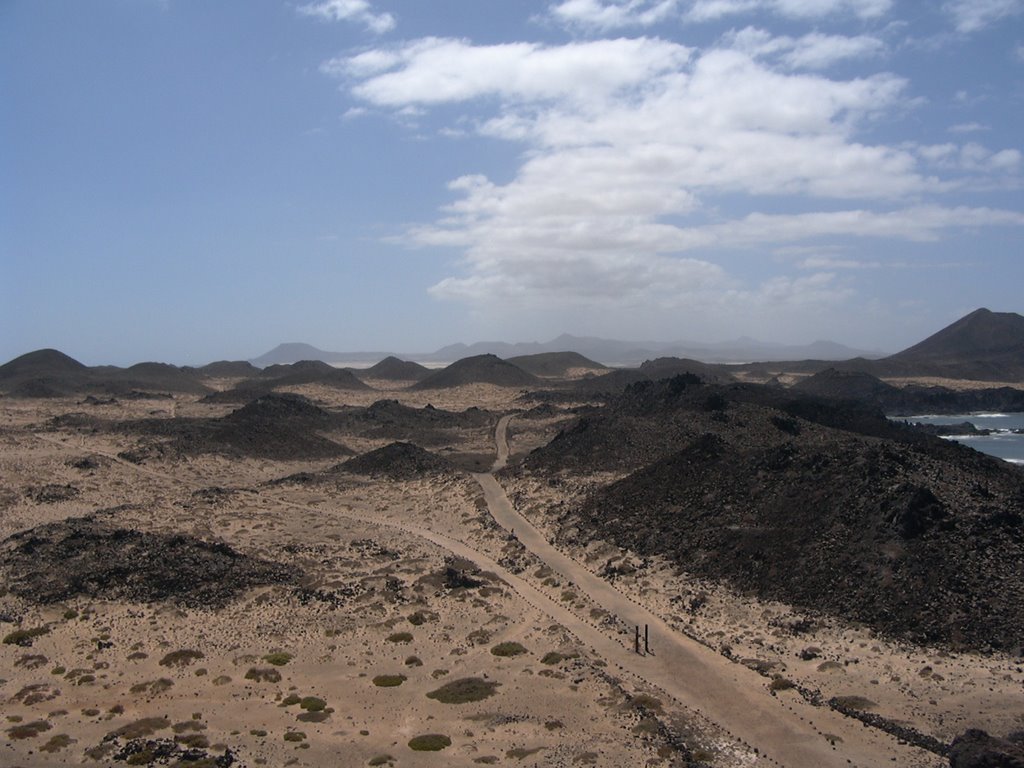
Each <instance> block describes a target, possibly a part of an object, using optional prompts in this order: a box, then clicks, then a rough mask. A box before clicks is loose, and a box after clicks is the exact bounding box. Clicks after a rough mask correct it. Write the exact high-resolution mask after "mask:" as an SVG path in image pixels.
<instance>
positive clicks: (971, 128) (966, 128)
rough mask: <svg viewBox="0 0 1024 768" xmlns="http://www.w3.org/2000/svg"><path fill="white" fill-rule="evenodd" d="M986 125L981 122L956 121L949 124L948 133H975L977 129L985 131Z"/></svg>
mask: <svg viewBox="0 0 1024 768" xmlns="http://www.w3.org/2000/svg"><path fill="white" fill-rule="evenodd" d="M987 130H988V126H986V125H982V124H981V123H974V122H972V123H958V124H957V125H951V126H949V132H950V133H976V132H977V131H987Z"/></svg>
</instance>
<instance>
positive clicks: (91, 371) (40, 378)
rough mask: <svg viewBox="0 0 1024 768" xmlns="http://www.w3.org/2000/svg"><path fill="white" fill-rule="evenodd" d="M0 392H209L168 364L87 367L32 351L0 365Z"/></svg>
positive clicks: (38, 394) (27, 394)
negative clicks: (0, 390) (128, 366)
mask: <svg viewBox="0 0 1024 768" xmlns="http://www.w3.org/2000/svg"><path fill="white" fill-rule="evenodd" d="M0 389H2V390H3V391H6V392H8V393H9V394H12V395H15V396H21V397H63V396H69V395H77V394H87V393H103V394H108V395H125V394H128V393H131V392H134V391H139V390H145V391H155V392H181V393H187V394H204V393H207V392H209V391H210V390H209V388H208V387H207V386H206V385H204V384H203V383H202V382H201V381H200V380H199V377H198V376H197V375H195V374H193V373H192V372H190V371H189V370H187V369H182V368H178V367H177V366H173V365H168V364H166V363H138V364H136V365H133V366H131V367H130V368H118V367H116V366H112V365H106V366H96V367H88V366H85V365H83V364H82V363H80V362H78V361H77V360H75V359H73V358H71V357H68V356H67V355H65V354H64V353H63V352H59V351H57V350H55V349H41V350H38V351H36V352H29V353H28V354H26V355H22V356H20V357H17V358H15V359H14V360H11V361H10V362H8V363H6V364H4V365H3V366H0Z"/></svg>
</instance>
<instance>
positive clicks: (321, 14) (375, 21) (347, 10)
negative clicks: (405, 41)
mask: <svg viewBox="0 0 1024 768" xmlns="http://www.w3.org/2000/svg"><path fill="white" fill-rule="evenodd" d="M299 13H302V14H304V15H306V16H314V17H316V18H319V19H323V20H324V21H355V22H358V23H360V24H364V25H365V26H366V28H367V29H369V30H370V31H371V32H376V33H377V34H382V33H384V32H388V31H390V30H392V29H394V28H395V17H394V16H392V15H391V14H390V13H377V12H375V11H374V10H373V6H372V5H371V4H370V3H369V2H368V0H320V2H315V3H309V4H308V5H301V6H299Z"/></svg>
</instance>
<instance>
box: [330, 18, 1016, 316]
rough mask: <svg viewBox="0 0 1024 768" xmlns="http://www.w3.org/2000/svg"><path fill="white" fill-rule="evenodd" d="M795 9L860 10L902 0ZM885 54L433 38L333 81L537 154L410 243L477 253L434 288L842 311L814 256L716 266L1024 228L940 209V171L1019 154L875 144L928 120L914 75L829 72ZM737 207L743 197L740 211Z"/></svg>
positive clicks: (753, 42) (993, 166) (838, 284)
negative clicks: (790, 265)
mask: <svg viewBox="0 0 1024 768" xmlns="http://www.w3.org/2000/svg"><path fill="white" fill-rule="evenodd" d="M565 5H566V4H565V3H563V4H562V6H565ZM607 5H608V4H607V3H596V2H592V3H589V4H583V3H581V4H577V5H576V6H575V7H576V8H577V10H578V9H581V8H583V9H585V8H591V9H596V8H598V6H601V7H605V6H607ZM616 5H618V6H621V7H622V8H626V6H629V8H632V9H633V10H634V11H636V12H639V11H640V10H642V9H644V8H646V9H647V10H651V9H653V8H654V7H655V6H656V4H655V3H650V2H648V3H643V2H638V3H634V4H632V5H630V4H628V3H618V4H616ZM775 5H776V6H778V7H779V8H782V7H783V6H784V7H785V8H787V9H788V10H789V12H790V13H796V12H797V8H798V7H799V9H802V10H801V11H800V12H802V13H810V11H811V9H812V7H816V8H818V9H819V12H820V13H825V12H826V10H831V11H833V12H838V11H839V10H845V11H847V12H853V13H858V14H862V15H863V14H868V13H869V12H870V13H880V12H883V11H884V10H886V9H887V8H888V4H887V3H873V4H872V3H852V2H846V3H840V2H827V1H826V0H822V2H818V3H812V2H809V1H808V2H805V3H802V4H801V3H797V2H796V0H792V2H789V3H783V2H782V0H778V2H776V3H775ZM559 7H561V6H559ZM626 9H627V10H628V8H626ZM882 50H883V46H882V44H881V42H880V41H877V40H875V39H874V38H870V37H850V38H844V37H839V36H826V35H820V34H811V35H805V36H803V37H795V38H794V37H774V36H772V35H770V34H768V33H766V32H763V31H760V30H757V29H752V28H747V29H744V30H742V31H740V32H736V33H733V34H732V35H729V36H727V37H726V38H725V39H723V40H722V41H720V43H719V44H718V45H717V46H713V47H711V48H708V49H705V50H702V51H695V50H693V49H691V48H689V47H686V46H683V45H680V44H677V43H674V42H671V41H666V40H662V39H658V38H646V37H641V38H635V39H613V40H593V41H583V42H572V43H567V44H564V45H541V44H537V43H506V44H498V45H473V44H472V43H470V42H469V41H466V40H458V39H450V38H426V39H421V40H414V41H411V42H406V43H402V44H400V45H395V46H388V47H380V48H376V49H372V50H368V51H364V52H361V53H358V54H356V55H352V56H347V57H339V58H337V59H333V60H331V61H329V62H326V63H325V64H324V66H323V70H324V71H325V72H327V73H329V74H331V75H333V76H336V77H338V78H341V79H342V80H343V81H344V82H345V83H346V87H347V88H348V90H349V92H350V93H351V94H352V95H353V96H354V97H355V98H356V99H358V100H359V101H360V102H362V103H363V104H365V105H367V106H371V107H373V108H375V109H378V110H382V111H385V112H387V111H390V112H391V113H392V114H395V115H400V114H402V113H404V112H407V111H408V110H416V111H423V110H426V111H429V110H431V109H433V108H435V107H437V106H439V105H445V106H447V107H448V109H447V110H446V114H449V113H451V112H452V111H454V112H456V113H458V117H457V118H456V120H457V122H456V124H455V125H454V126H446V127H445V128H442V129H440V130H442V131H445V130H446V129H447V131H446V132H447V133H451V131H453V130H456V129H457V132H458V133H459V135H466V134H467V133H469V134H473V133H475V134H477V135H481V136H488V137H492V138H496V139H500V140H505V141H510V142H516V143H518V144H519V145H520V146H522V147H523V149H524V152H523V155H522V160H521V162H520V164H519V167H518V169H517V170H516V172H515V173H514V174H513V176H512V178H511V179H510V180H508V181H505V182H503V183H498V182H496V181H494V180H492V179H490V178H488V177H487V176H485V175H481V174H471V175H467V176H463V177H460V178H458V179H455V180H453V181H452V182H451V184H450V193H451V195H452V202H451V203H450V204H449V205H448V206H446V207H445V208H444V209H443V211H442V212H441V215H440V216H439V218H438V220H437V221H435V222H433V223H431V224H428V225H422V226H417V227H414V228H411V229H410V230H409V231H408V232H407V233H406V235H405V241H406V242H407V243H410V244H412V245H420V246H440V247H448V248H454V249H458V250H459V251H461V252H462V254H463V259H462V265H461V270H460V273H459V274H455V275H452V276H450V277H447V278H446V279H444V280H442V281H440V282H438V283H437V284H436V285H434V286H433V287H432V288H431V292H432V293H433V294H434V295H435V296H437V297H439V298H446V299H459V300H466V301H474V302H481V303H487V302H492V301H494V300H495V299H496V298H500V299H501V300H502V301H503V302H506V303H508V302H521V303H524V304H525V303H531V302H532V303H534V304H536V303H537V302H543V301H544V300H548V299H550V300H552V301H553V300H554V299H555V298H556V297H557V300H558V302H561V303H562V304H563V305H565V304H574V305H580V306H598V305H605V306H611V305H614V306H631V307H654V306H657V307H680V306H689V307H694V306H712V305H714V306H717V307H718V308H719V309H721V308H722V305H721V302H722V301H730V302H733V303H734V304H733V306H735V303H737V302H739V303H744V304H745V305H750V306H753V305H758V306H765V307H767V306H779V305H782V304H786V305H791V306H797V305H800V306H804V304H803V302H812V303H813V302H821V303H823V304H827V303H828V302H839V301H843V300H845V298H847V297H848V296H849V294H850V290H851V289H850V287H849V285H848V284H847V283H846V282H845V281H844V279H842V278H841V277H840V276H837V273H840V272H843V273H845V274H847V275H848V274H849V273H850V270H852V269H853V268H854V267H853V265H852V264H853V260H850V259H847V260H846V262H844V261H843V260H840V259H836V260H833V261H831V262H830V261H827V260H821V261H818V262H812V261H810V260H807V261H806V262H805V263H804V264H803V265H802V266H800V267H798V268H801V269H803V270H805V272H803V273H798V274H797V276H789V277H787V276H785V275H780V276H776V277H773V278H770V279H766V280H763V281H762V282H761V283H760V284H759V285H753V286H750V285H741V284H738V283H737V282H736V281H735V279H734V278H733V277H732V276H731V275H730V274H729V273H728V272H727V271H726V270H725V269H724V268H723V267H722V266H720V265H719V264H716V263H714V260H713V258H712V257H711V256H710V254H712V253H715V252H717V251H719V250H727V251H732V252H746V253H757V252H760V253H764V252H766V251H768V252H770V250H771V249H772V248H777V247H786V246H790V247H792V246H801V245H814V246H815V247H817V248H819V249H821V250H820V251H819V252H821V253H827V252H828V251H827V249H828V247H829V246H830V245H831V244H833V243H834V242H835V241H836V240H837V239H844V240H849V239H851V238H852V239H861V240H863V239H866V238H883V239H900V240H906V241H918V242H928V241H933V240H936V239H938V238H940V237H941V236H942V235H943V234H944V233H945V232H947V231H949V230H953V229H958V228H964V227H981V226H998V225H1008V226H1024V214H1020V213H1016V212H1012V211H1000V210H995V209H988V208H973V207H956V206H943V205H934V204H923V203H922V202H921V200H922V199H927V198H928V197H929V196H932V195H937V194H943V193H946V192H948V191H949V190H951V189H954V188H955V186H956V184H957V183H958V179H952V180H951V179H950V178H948V174H947V175H942V174H945V173H946V171H947V170H949V169H955V170H956V171H958V172H968V171H970V172H972V173H977V174H994V173H997V172H1007V171H1008V170H1011V171H1012V170H1013V168H1014V167H1015V166H1016V165H1017V164H1018V163H1019V161H1020V154H1019V153H1018V152H1017V151H1016V150H1012V149H1011V150H1003V151H999V152H993V151H990V150H987V149H985V148H984V147H981V146H980V145H977V144H968V145H964V146H957V145H949V146H950V147H951V148H947V147H946V146H945V145H940V146H935V147H923V146H919V145H916V144H907V145H886V144H878V143H869V142H867V141H864V140H863V139H861V138H860V137H861V136H863V135H866V133H865V131H864V129H865V128H867V127H870V126H871V125H872V124H873V121H874V120H875V118H876V117H877V116H880V115H887V114H889V113H892V112H894V111H899V110H903V109H906V108H908V104H909V103H910V101H911V97H910V96H909V95H908V93H907V90H908V89H907V83H906V81H905V80H904V79H902V78H900V77H896V76H894V75H891V74H885V73H880V74H875V75H871V76H867V77H855V78H845V79H844V78H830V77H827V76H825V75H824V74H822V73H821V72H820V70H821V69H822V68H824V67H826V66H828V65H829V64H830V63H833V62H836V61H839V60H840V59H846V58H851V57H865V56H873V55H877V54H878V53H880V52H881V51H882ZM453 108H454V109H453ZM723 199H729V200H730V201H735V200H740V201H742V203H740V204H739V205H738V206H737V205H735V204H731V205H730V206H729V207H728V208H725V207H723V206H721V201H722V200H723ZM762 199H763V200H773V201H778V200H779V199H785V200H786V201H787V205H786V206H785V209H786V211H788V212H785V213H772V214H769V213H764V212H760V211H759V210H758V209H759V207H760V206H759V203H758V201H759V200H762ZM744 207H745V208H746V211H745V212H744V210H743V209H744ZM808 258H810V257H808ZM806 270H811V271H812V272H813V274H806Z"/></svg>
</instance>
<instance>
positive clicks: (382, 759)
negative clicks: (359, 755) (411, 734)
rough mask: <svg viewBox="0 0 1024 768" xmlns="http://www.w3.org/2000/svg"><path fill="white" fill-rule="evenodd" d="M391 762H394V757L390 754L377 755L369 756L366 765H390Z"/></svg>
mask: <svg viewBox="0 0 1024 768" xmlns="http://www.w3.org/2000/svg"><path fill="white" fill-rule="evenodd" d="M393 762H395V758H393V757H392V756H391V755H377V756H376V757H371V758H370V762H368V763H367V765H390V764H391V763H393Z"/></svg>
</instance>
